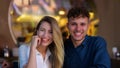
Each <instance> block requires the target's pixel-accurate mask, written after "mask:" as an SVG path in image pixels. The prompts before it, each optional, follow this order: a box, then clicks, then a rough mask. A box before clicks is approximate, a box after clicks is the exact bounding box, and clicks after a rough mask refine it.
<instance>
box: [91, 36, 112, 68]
mask: <svg viewBox="0 0 120 68" xmlns="http://www.w3.org/2000/svg"><path fill="white" fill-rule="evenodd" d="M90 68H111V62H110V57H109V54H108V51H107V44H106V41H105V40H104V39H103V38H99V39H97V41H96V49H95V57H94V60H93V65H92V66H90Z"/></svg>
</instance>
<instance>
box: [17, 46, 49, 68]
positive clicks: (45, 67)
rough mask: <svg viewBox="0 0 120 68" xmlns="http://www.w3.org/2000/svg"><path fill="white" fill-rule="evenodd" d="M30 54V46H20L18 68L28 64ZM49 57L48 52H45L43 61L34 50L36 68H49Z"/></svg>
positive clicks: (39, 54)
mask: <svg viewBox="0 0 120 68" xmlns="http://www.w3.org/2000/svg"><path fill="white" fill-rule="evenodd" d="M29 54H30V46H26V45H21V46H20V47H19V59H20V68H23V66H24V65H25V64H26V63H27V62H28V59H29ZM50 55H51V52H50V50H49V49H48V50H47V53H46V56H45V59H43V57H42V55H41V53H40V52H38V50H37V49H36V61H37V68H51V63H50V61H49V56H50Z"/></svg>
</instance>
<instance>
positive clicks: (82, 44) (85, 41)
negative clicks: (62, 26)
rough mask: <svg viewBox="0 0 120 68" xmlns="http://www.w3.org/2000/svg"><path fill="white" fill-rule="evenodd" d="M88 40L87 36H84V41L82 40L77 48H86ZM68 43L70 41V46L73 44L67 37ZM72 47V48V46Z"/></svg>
mask: <svg viewBox="0 0 120 68" xmlns="http://www.w3.org/2000/svg"><path fill="white" fill-rule="evenodd" d="M88 39H89V36H88V35H86V36H85V39H84V40H83V42H82V43H81V44H80V45H79V46H78V47H80V46H82V47H86V46H87V44H88ZM69 41H71V43H70V44H71V45H72V44H73V42H72V40H71V38H70V37H69ZM73 47H74V46H73Z"/></svg>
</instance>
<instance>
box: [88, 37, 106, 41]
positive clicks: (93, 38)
mask: <svg viewBox="0 0 120 68" xmlns="http://www.w3.org/2000/svg"><path fill="white" fill-rule="evenodd" d="M87 38H88V39H89V40H94V41H100V40H101V41H105V39H104V38H103V37H101V36H87Z"/></svg>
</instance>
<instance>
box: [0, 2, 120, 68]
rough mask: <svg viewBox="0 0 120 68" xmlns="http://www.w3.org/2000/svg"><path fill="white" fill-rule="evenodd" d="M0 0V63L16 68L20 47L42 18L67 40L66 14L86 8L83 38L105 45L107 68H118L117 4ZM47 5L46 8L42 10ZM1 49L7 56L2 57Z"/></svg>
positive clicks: (119, 48)
mask: <svg viewBox="0 0 120 68" xmlns="http://www.w3.org/2000/svg"><path fill="white" fill-rule="evenodd" d="M42 1H44V2H45V3H44V4H42V5H40V3H39V0H0V62H1V61H2V60H3V59H5V60H8V61H10V63H11V64H12V67H13V68H19V54H18V53H19V52H18V49H19V47H20V45H21V44H23V43H24V44H29V43H30V40H31V37H32V35H33V31H34V28H35V27H36V25H37V23H38V21H39V20H40V19H41V18H42V17H43V16H46V15H49V16H52V17H54V18H55V19H56V20H57V21H58V25H59V27H60V28H61V31H62V35H63V38H64V39H67V38H68V36H69V32H68V29H67V28H66V23H67V18H66V14H67V12H68V10H69V9H70V8H71V7H86V8H87V9H88V11H89V14H90V27H89V29H88V32H87V34H88V35H91V36H102V37H104V39H105V40H106V41H107V50H108V53H109V55H110V57H111V67H112V68H120V36H119V35H120V30H119V29H120V20H119V19H120V17H119V16H120V13H119V12H120V7H119V6H120V0H42ZM44 5H47V7H44ZM5 48H7V49H8V51H9V54H7V55H6V54H4V50H5Z"/></svg>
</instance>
